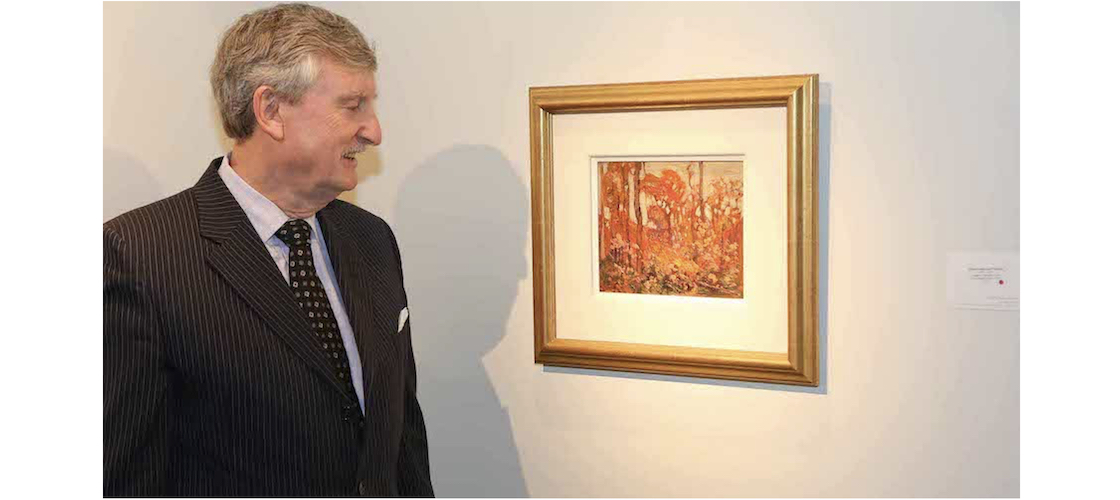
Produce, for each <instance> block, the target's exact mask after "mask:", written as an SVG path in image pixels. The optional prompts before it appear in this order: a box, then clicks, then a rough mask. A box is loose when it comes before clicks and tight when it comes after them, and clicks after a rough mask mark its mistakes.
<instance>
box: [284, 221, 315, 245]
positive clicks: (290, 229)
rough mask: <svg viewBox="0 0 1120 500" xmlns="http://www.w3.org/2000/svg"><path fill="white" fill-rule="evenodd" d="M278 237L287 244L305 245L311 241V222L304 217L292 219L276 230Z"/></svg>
mask: <svg viewBox="0 0 1120 500" xmlns="http://www.w3.org/2000/svg"><path fill="white" fill-rule="evenodd" d="M276 237H277V238H280V241H283V242H284V244H285V245H288V246H289V247H291V246H292V245H305V244H309V243H310V242H311V224H308V223H307V221H305V220H303V219H292V220H289V221H288V222H285V223H284V225H283V226H280V229H277V230H276Z"/></svg>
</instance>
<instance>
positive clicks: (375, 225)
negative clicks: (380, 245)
mask: <svg viewBox="0 0 1120 500" xmlns="http://www.w3.org/2000/svg"><path fill="white" fill-rule="evenodd" d="M331 205H332V206H333V207H334V209H335V211H336V212H337V213H338V215H339V217H341V218H343V219H345V220H346V221H347V222H349V224H350V225H351V227H356V228H359V229H361V230H362V231H363V232H364V231H371V232H373V233H375V234H378V233H384V232H388V233H389V234H392V232H393V230H392V229H391V228H390V227H389V223H387V222H385V219H382V218H381V217H379V216H378V215H376V214H374V213H373V212H370V211H368V210H366V209H364V208H362V207H359V206H357V205H355V204H353V203H349V202H346V201H343V200H334V201H333V202H331Z"/></svg>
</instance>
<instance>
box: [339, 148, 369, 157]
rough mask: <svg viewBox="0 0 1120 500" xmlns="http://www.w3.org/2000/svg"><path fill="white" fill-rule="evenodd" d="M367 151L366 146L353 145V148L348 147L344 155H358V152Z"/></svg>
mask: <svg viewBox="0 0 1120 500" xmlns="http://www.w3.org/2000/svg"><path fill="white" fill-rule="evenodd" d="M365 151H366V147H365V146H356V147H352V148H349V149H347V150H346V151H344V152H343V153H342V154H343V155H356V154H360V153H364V152H365Z"/></svg>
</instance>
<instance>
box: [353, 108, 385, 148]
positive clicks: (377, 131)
mask: <svg viewBox="0 0 1120 500" xmlns="http://www.w3.org/2000/svg"><path fill="white" fill-rule="evenodd" d="M358 137H360V138H361V139H362V140H364V141H366V142H368V143H370V144H373V145H374V146H377V145H379V144H381V121H380V120H378V119H377V115H374V114H371V115H370V119H369V120H367V121H366V123H365V125H364V126H362V128H361V129H360V130H358Z"/></svg>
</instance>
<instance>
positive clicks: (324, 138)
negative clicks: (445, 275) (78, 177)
mask: <svg viewBox="0 0 1120 500" xmlns="http://www.w3.org/2000/svg"><path fill="white" fill-rule="evenodd" d="M376 67H377V60H376V58H375V56H374V53H373V51H372V50H371V49H370V46H369V44H368V43H367V42H366V41H365V39H364V38H363V36H362V34H361V33H360V32H359V31H358V29H357V28H355V27H354V25H353V24H351V23H350V22H349V21H348V20H346V19H345V18H342V17H340V16H338V15H335V14H333V13H331V12H328V11H326V10H323V9H321V8H317V7H312V6H308V5H299V4H294V5H293V4H289V5H279V6H276V7H272V8H269V9H264V10H260V11H257V12H253V13H251V14H248V15H245V16H243V17H242V18H240V19H239V20H238V21H237V22H236V23H235V24H234V25H233V26H231V27H230V28H229V30H228V31H227V32H226V33H225V35H224V37H223V38H222V40H221V42H220V44H219V46H218V50H217V55H216V57H215V59H214V64H213V66H212V68H211V74H210V80H211V84H212V86H213V90H214V95H215V98H216V99H217V102H218V107H219V109H220V110H221V116H222V124H223V127H224V128H225V131H226V133H227V134H228V135H229V136H230V137H231V138H233V139H234V141H235V142H236V145H235V146H234V147H233V150H232V151H231V152H230V153H229V154H227V155H225V156H223V157H220V158H216V159H214V160H213V161H212V162H211V163H210V166H209V167H208V168H207V169H206V171H205V172H204V173H203V174H202V177H201V179H199V181H198V183H197V184H195V185H194V187H192V188H190V189H187V190H185V191H183V192H181V193H179V194H176V195H174V196H171V197H170V198H166V199H164V200H161V201H158V202H156V203H153V204H151V205H148V206H146V207H143V208H140V209H137V210H134V211H131V212H129V213H126V214H124V215H122V216H120V217H117V218H115V219H113V220H111V221H109V222H107V223H105V225H104V253H105V257H104V259H105V260H104V263H105V274H104V303H105V316H104V338H105V339H104V347H105V373H104V376H105V387H104V391H105V392H104V405H105V406H104V426H105V438H104V439H105V442H104V446H105V448H104V459H105V463H104V493H105V495H106V496H128V495H142V496H164V495H167V496H241V495H250V496H274V495H278V496H291V497H298V496H336V495H341V496H431V495H432V486H431V480H430V478H429V472H428V450H427V438H426V433H425V429H424V420H423V416H422V415H421V412H420V407H419V404H418V403H417V400H416V372H415V363H414V361H413V355H412V342H411V330H410V328H411V327H410V321H409V318H408V307H407V298H406V296H405V291H404V285H403V279H402V272H401V260H400V252H399V249H398V247H397V243H396V240H395V238H394V236H393V233H392V231H391V230H390V229H389V226H388V225H386V224H385V222H384V221H383V220H381V219H380V218H378V217H377V216H374V215H372V214H370V213H368V212H366V211H364V210H362V209H360V208H358V207H356V206H353V205H351V204H348V203H345V202H343V201H340V200H337V199H335V197H336V196H338V194H339V193H341V192H343V191H346V190H350V189H353V188H354V187H355V185H356V184H357V176H356V173H355V166H356V161H355V159H354V155H356V154H358V153H360V152H362V151H363V150H364V149H365V148H367V147H368V146H371V145H377V144H378V143H380V142H381V128H380V124H379V123H378V120H377V116H376V115H375V114H374V111H373V107H372V101H373V99H375V98H376V96H377V88H376V84H375V82H374V70H375V69H376Z"/></svg>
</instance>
